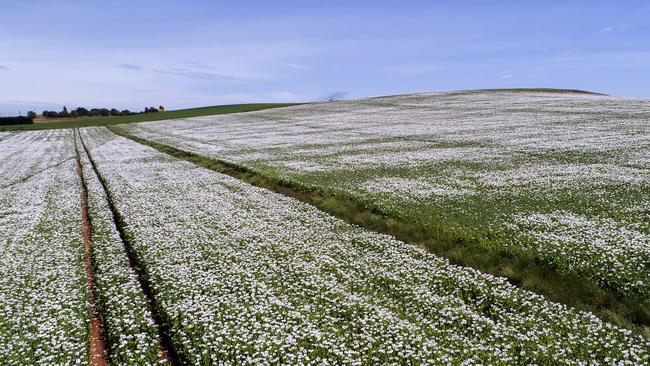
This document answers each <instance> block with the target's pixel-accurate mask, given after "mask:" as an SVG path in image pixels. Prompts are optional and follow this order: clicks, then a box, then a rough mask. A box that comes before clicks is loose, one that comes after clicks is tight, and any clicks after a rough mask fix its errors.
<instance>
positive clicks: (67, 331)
mask: <svg viewBox="0 0 650 366" xmlns="http://www.w3.org/2000/svg"><path fill="white" fill-rule="evenodd" d="M2 137H3V136H0V139H1V138H2ZM76 166H77V164H76V161H75V148H74V135H73V131H72V130H65V131H63V130H57V131H42V132H25V133H18V134H11V135H5V136H4V139H2V141H0V364H2V365H36V364H40V365H62V364H82V363H85V361H86V360H87V358H88V351H87V348H88V327H89V310H90V309H89V302H88V295H87V290H86V274H85V264H84V244H83V237H82V223H81V184H80V181H79V178H78V177H77V173H76Z"/></svg>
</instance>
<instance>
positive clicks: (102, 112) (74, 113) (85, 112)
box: [27, 106, 165, 119]
mask: <svg viewBox="0 0 650 366" xmlns="http://www.w3.org/2000/svg"><path fill="white" fill-rule="evenodd" d="M164 111H165V107H163V106H160V107H158V108H156V107H146V108H145V109H144V111H142V112H131V111H129V110H128V109H124V110H121V111H120V110H117V109H115V108H111V109H108V108H91V109H86V108H84V107H78V108H76V109H73V110H71V111H68V107H65V106H64V107H63V110H61V111H60V112H56V111H47V110H45V111H43V113H42V116H43V117H45V118H77V117H111V116H131V115H134V114H144V113H158V112H164ZM30 116H31V118H32V119H33V118H35V117H36V113H35V112H33V111H29V112H28V113H27V117H28V118H29V117H30Z"/></svg>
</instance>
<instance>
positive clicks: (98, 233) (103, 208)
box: [76, 137, 160, 365]
mask: <svg viewBox="0 0 650 366" xmlns="http://www.w3.org/2000/svg"><path fill="white" fill-rule="evenodd" d="M76 145H77V148H78V150H79V155H80V158H81V159H80V160H81V165H82V169H83V178H84V182H85V185H86V189H87V192H88V212H89V215H90V218H91V242H92V256H93V264H94V266H93V274H94V283H95V292H96V293H97V305H96V306H97V309H98V313H99V315H100V318H101V321H102V325H103V331H104V335H105V337H106V342H107V346H108V355H109V359H110V361H111V363H112V364H115V365H145V364H155V363H157V362H158V361H159V356H158V350H159V347H160V344H159V340H158V334H157V329H156V325H155V323H154V321H153V318H152V315H151V312H150V310H149V306H148V303H147V299H146V297H145V294H144V293H143V290H142V288H141V286H140V283H139V280H138V277H137V274H136V272H135V271H134V269H133V268H132V267H131V264H130V263H129V260H128V255H127V253H126V248H125V246H124V243H123V241H122V238H121V237H120V235H119V232H118V230H117V227H116V226H115V222H114V217H113V215H112V212H111V209H110V206H109V202H108V197H107V195H106V192H105V191H104V188H103V187H102V185H101V183H100V181H99V179H98V177H97V175H96V174H95V171H94V170H93V167H92V165H91V163H90V160H89V159H88V156H87V155H86V153H85V151H84V149H83V145H82V143H81V141H80V140H79V138H78V137H77V141H76Z"/></svg>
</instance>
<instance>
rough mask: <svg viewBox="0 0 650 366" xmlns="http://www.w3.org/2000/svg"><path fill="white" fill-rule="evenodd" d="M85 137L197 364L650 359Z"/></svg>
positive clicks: (255, 191)
mask: <svg viewBox="0 0 650 366" xmlns="http://www.w3.org/2000/svg"><path fill="white" fill-rule="evenodd" d="M82 137H83V139H84V141H85V143H86V145H87V146H88V148H89V151H90V155H91V158H92V159H93V161H94V162H95V164H96V167H97V170H98V172H99V174H100V176H101V177H102V179H104V181H105V183H106V186H107V187H108V190H109V192H110V194H111V197H112V200H113V203H114V205H115V207H116V209H117V211H119V213H120V215H121V216H122V217H123V220H124V222H123V224H124V226H123V229H124V231H125V233H126V237H127V239H128V241H129V243H130V245H131V246H132V248H133V250H134V252H135V254H136V256H137V258H138V262H139V263H141V264H142V265H143V266H144V267H145V269H146V272H147V275H148V280H149V281H150V283H151V287H152V292H153V295H154V296H155V298H156V303H157V304H158V306H159V307H160V309H161V311H162V312H163V315H164V316H163V318H164V319H165V321H166V326H167V327H169V328H170V329H171V338H172V340H173V342H174V344H175V348H176V350H177V352H178V354H179V356H180V357H181V359H182V360H183V361H185V362H187V363H190V364H207V363H214V364H298V363H299V364H311V365H324V364H351V365H353V364H436V363H452V362H453V363H461V362H466V364H470V363H483V364H499V363H520V364H547V363H561V364H581V363H583V364H588V363H596V362H598V363H611V364H614V363H620V364H630V365H632V364H642V363H646V362H649V361H650V359H649V357H650V355H649V354H648V349H649V347H650V343H648V341H647V340H644V339H642V338H641V337H639V336H636V335H633V334H631V333H630V332H629V331H627V330H623V329H620V328H617V327H615V326H612V325H610V324H607V323H603V322H601V321H600V320H598V319H597V318H596V317H595V316H593V315H591V314H589V313H577V312H575V311H572V310H570V309H567V308H566V307H564V306H562V305H558V304H555V303H551V302H548V301H546V300H545V299H544V298H543V297H541V296H538V295H535V294H532V293H529V292H526V291H521V290H518V289H516V288H515V287H513V286H512V285H510V284H508V283H507V282H506V281H505V280H503V279H502V278H497V277H493V276H490V275H485V274H482V273H480V272H478V271H474V270H470V269H466V268H461V267H457V266H453V265H450V264H449V263H448V262H447V261H446V260H443V259H440V258H438V257H435V256H433V255H431V254H429V253H427V252H425V251H424V250H422V249H419V248H417V247H414V246H411V245H407V244H405V243H402V242H399V241H396V240H394V239H392V238H391V237H388V236H385V235H380V234H374V233H370V232H367V231H364V230H362V229H360V228H357V227H354V226H351V225H349V224H347V223H345V222H342V221H340V220H338V219H335V218H333V217H331V216H329V215H327V214H324V213H322V212H320V211H318V210H317V209H315V208H313V207H312V206H309V205H306V204H302V203H300V202H298V201H295V200H293V199H290V198H286V197H284V196H280V195H277V194H274V193H272V192H270V191H266V190H263V189H259V188H255V187H252V186H250V185H247V184H244V183H242V182H240V181H238V180H235V179H233V178H230V177H227V176H224V175H221V174H218V173H215V172H212V171H209V170H205V169H202V168H199V167H197V166H194V165H192V164H189V163H187V162H183V161H180V160H177V159H175V158H172V157H170V156H168V155H165V154H161V153H159V152H157V151H155V150H153V149H151V148H148V147H145V146H143V145H139V144H137V143H134V142H132V141H130V140H127V139H124V138H121V137H117V136H115V135H113V134H112V133H110V132H109V131H108V130H106V129H104V128H95V129H84V130H83V131H82Z"/></svg>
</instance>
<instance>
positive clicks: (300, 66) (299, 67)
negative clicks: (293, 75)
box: [282, 62, 309, 70]
mask: <svg viewBox="0 0 650 366" xmlns="http://www.w3.org/2000/svg"><path fill="white" fill-rule="evenodd" d="M282 66H286V67H289V68H292V69H298V70H309V67H307V66H305V65H301V64H294V63H290V62H285V63H283V64H282Z"/></svg>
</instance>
